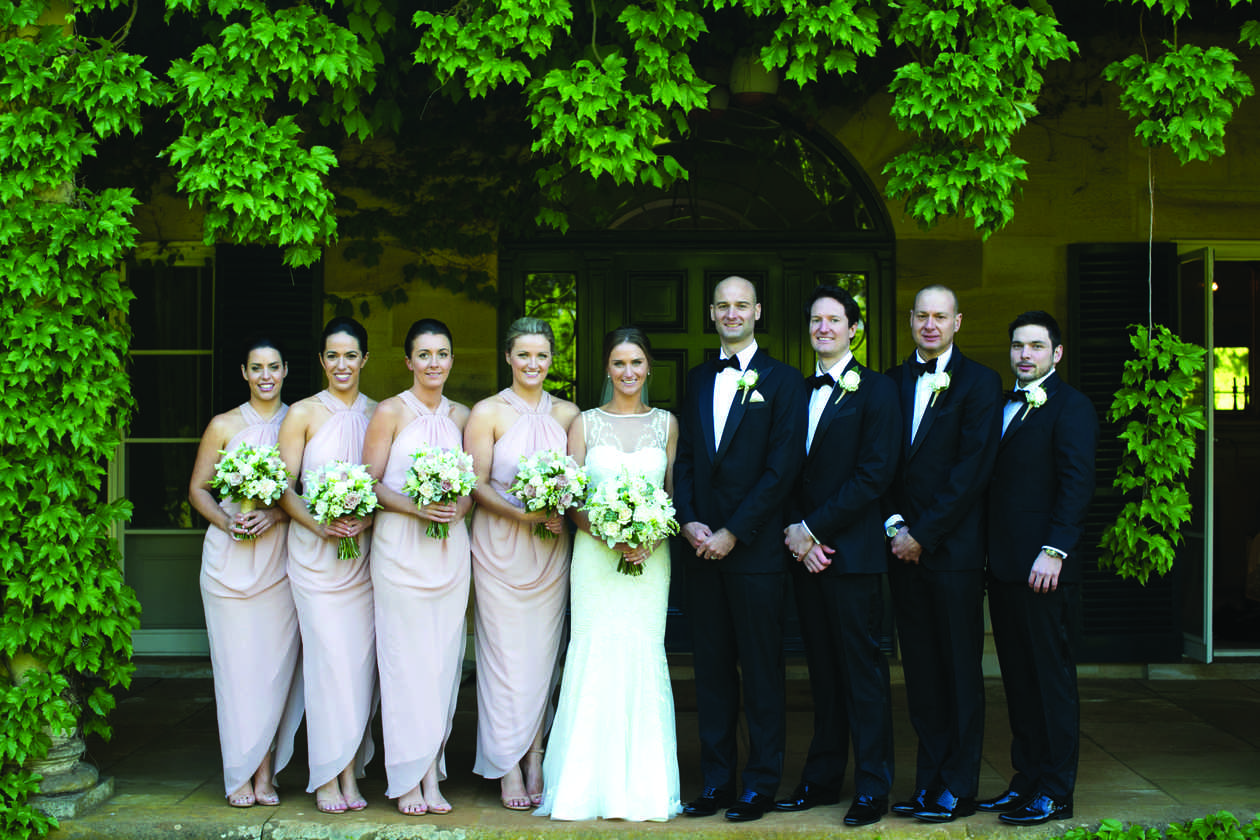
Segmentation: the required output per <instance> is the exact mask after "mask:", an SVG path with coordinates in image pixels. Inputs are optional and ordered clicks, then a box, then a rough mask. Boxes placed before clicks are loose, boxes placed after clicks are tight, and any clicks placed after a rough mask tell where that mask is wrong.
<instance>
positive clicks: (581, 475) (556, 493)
mask: <svg viewBox="0 0 1260 840" xmlns="http://www.w3.org/2000/svg"><path fill="white" fill-rule="evenodd" d="M586 480H587V479H586V471H585V470H583V469H582V468H581V467H579V466H578V465H577V461H574V460H573V458H571V457H570V456H568V455H566V454H565V453H563V452H561V451H560V450H558V449H543V450H540V451H538V452H535V453H534V454H533V455H522V456H521V461H520V469H519V470H517V473H516V480H515V481H513V482H512V486H511V487H509V488H508V492H509V493H511V494H512V495H513V496H515V497H516V498H517V499H519V500H520V501H521V503H522V504H524V505H525V509H526V510H528V511H531V512H532V511H539V510H545V511H548V512H550V513H553V514H561V513H564V512H565V511H566V510H568V509H569V508H572V507H578V506H580V505H581V504H582V502H583V501H584V500H585V499H586ZM534 535H535V536H538V537H542V538H543V539H551V538H552V537H554V536H555V534H553V533H551V532H550V531H548V530H547V526H546V524H545V523H542V522H539V523H537V524H535V525H534Z"/></svg>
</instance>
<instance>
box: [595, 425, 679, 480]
mask: <svg viewBox="0 0 1260 840" xmlns="http://www.w3.org/2000/svg"><path fill="white" fill-rule="evenodd" d="M582 433H583V437H584V438H585V440H586V469H587V472H588V473H589V474H590V477H591V483H592V485H599V484H603V483H604V482H605V481H609V480H611V479H615V478H616V477H617V475H618V473H620V472H621V468H622V467H627V468H628V469H629V470H630V471H631V472H635V473H639V474H641V475H644V476H646V477H647V478H648V480H650V481H651V482H652V483H653V484H654V485H656V486H657V487H664V486H665V469H666V466H667V465H668V463H669V458H668V456H667V454H666V451H665V447H666V444H667V443H668V442H669V412H668V411H663V410H661V409H659V408H654V409H652V410H651V411H649V412H647V413H646V414H609V413H608V412H607V411H604V410H603V409H601V408H592V409H589V410H587V411H584V412H582Z"/></svg>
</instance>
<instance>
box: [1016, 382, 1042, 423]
mask: <svg viewBox="0 0 1260 840" xmlns="http://www.w3.org/2000/svg"><path fill="white" fill-rule="evenodd" d="M1024 402H1025V403H1026V405H1025V406H1024V416H1023V417H1021V418H1019V419H1020V420H1023V419H1024V417H1027V416H1028V412H1030V411H1032V410H1033V409H1034V408H1041V407H1042V406H1043V405H1045V404H1046V389H1045V388H1042V387H1041V386H1040V385H1034V386H1032V387H1031V388H1025V389H1024Z"/></svg>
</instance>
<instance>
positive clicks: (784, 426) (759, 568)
mask: <svg viewBox="0 0 1260 840" xmlns="http://www.w3.org/2000/svg"><path fill="white" fill-rule="evenodd" d="M748 370H756V371H757V384H756V387H755V388H754V389H753V392H755V393H756V394H759V395H760V396H761V399H760V400H757V399H756V398H755V397H754V396H753V393H752V392H750V393H749V395H748V397H747V399H745V397H744V394H743V393H742V392H740V391H736V392H735V400H734V402H733V403H732V405H731V412H730V415H729V416H728V417H727V419H726V426H725V427H724V428H723V430H722V440H721V443H720V444H719V445H716V446H715V444H714V440H713V382H714V379H715V377H716V376H717V362H716V360H710V361H708V362H705V363H703V364H700V365H697V366H696V367H694V368H692V369H691V371H690V372H689V373H688V374H687V392H686V397H685V399H684V404H683V411H682V417H681V418H680V420H681V422H680V432H679V437H678V452H677V455H676V456H675V458H674V507H675V509H676V510H677V515H678V521H679V522H680V523H682V524H686V523H688V522H703V523H704V524H705V525H708V526H709V527H710V528H712V529H713V530H714V531H717V530H719V529H721V528H726V529H727V530H729V531H730V532H731V533H732V534H734V535H735V537H736V539H737V542H736V544H735V548H733V549H732V550H731V553H730V554H728V555H727V556H726V557H725V558H724V559H722V560H720V561H717V562H718V565H719V566H720V567H721V569H722V570H723V571H726V572H742V573H751V572H781V571H783V564H784V560H783V557H784V552H783V524H784V523H783V510H784V504H785V501H786V498H787V495H788V492H789V491H790V489H791V487H792V482H793V481H794V480H795V478H796V473H797V471H798V470H799V469H800V465H801V461H802V459H803V458H804V454H805V453H804V446H803V444H802V443H801V441H802V440H803V437H802V436H803V432H802V429H803V423H804V413H803V412H802V410H801V392H802V391H803V390H804V385H803V383H802V380H801V374H800V372H799V371H797V370H796V368H793V367H789V366H788V365H785V364H783V363H782V362H778V361H775V360H774V359H772V358H771V357H770V356H769V355H768V354H767V353H766V352H765V351H764V350H761V349H758V350H757V352H756V354H755V355H754V356H753V358H752V362H750V363H749V365H748ZM692 559H695V558H694V557H693V558H692ZM706 562H713V561H706Z"/></svg>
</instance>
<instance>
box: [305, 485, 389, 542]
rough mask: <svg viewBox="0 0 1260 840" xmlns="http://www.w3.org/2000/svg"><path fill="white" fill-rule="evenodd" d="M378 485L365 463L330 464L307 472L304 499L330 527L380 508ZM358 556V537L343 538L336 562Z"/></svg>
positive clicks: (320, 519) (316, 516)
mask: <svg viewBox="0 0 1260 840" xmlns="http://www.w3.org/2000/svg"><path fill="white" fill-rule="evenodd" d="M375 483H376V482H374V481H373V480H372V476H370V475H368V471H367V467H365V466H363V465H362V464H350V463H347V462H345V461H330V462H329V463H327V464H325V465H324V466H323V467H321V468H320V469H318V470H307V471H306V473H305V474H304V475H303V476H302V487H303V488H304V490H305V492H304V493H303V494H302V499H303V500H304V501H305V502H306V506H307V507H308V508H310V509H311V513H312V514H313V515H314V516H315V520H316V521H317V522H319V524H321V525H327V524H328V523H329V522H332V521H333V520H335V519H340V518H341V517H343V516H367V515H368V514H369V513H371V512H372V511H374V510H376V509H377V508H378V507H380V506H381V504H380V501H379V500H377V498H376V494H375V493H374V492H372V485H373V484H375ZM358 556H359V540H358V538H357V537H342V538H341V541H340V542H338V543H337V559H339V560H354V559H355V558H357V557H358Z"/></svg>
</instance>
